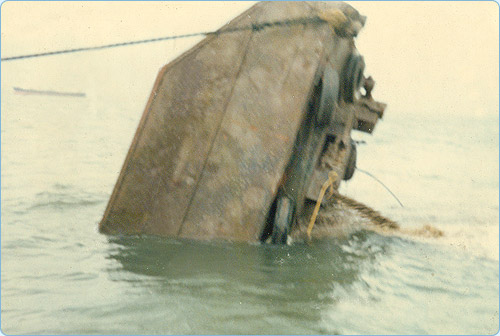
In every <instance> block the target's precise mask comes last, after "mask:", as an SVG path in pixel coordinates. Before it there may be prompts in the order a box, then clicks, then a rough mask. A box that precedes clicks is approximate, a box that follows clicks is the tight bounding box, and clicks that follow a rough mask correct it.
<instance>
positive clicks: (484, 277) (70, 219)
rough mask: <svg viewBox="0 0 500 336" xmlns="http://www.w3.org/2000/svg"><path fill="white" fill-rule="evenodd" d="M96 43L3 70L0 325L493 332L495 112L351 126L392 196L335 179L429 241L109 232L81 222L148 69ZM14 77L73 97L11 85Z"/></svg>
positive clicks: (44, 329)
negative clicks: (430, 232)
mask: <svg viewBox="0 0 500 336" xmlns="http://www.w3.org/2000/svg"><path fill="white" fill-rule="evenodd" d="M154 48H157V47H150V49H148V50H149V54H155V53H159V51H158V50H157V49H154ZM106 55H108V56H109V55H115V54H112V53H111V54H106V53H104V54H93V55H90V56H89V55H86V56H61V57H60V58H58V59H54V58H53V59H45V60H33V61H26V62H22V63H10V64H2V102H1V104H2V111H1V117H2V120H1V121H2V124H1V137H2V138H1V140H2V141H1V145H2V148H1V150H2V151H1V153H2V154H1V155H2V156H1V167H2V171H1V188H2V189H1V192H2V194H1V197H2V202H1V207H2V208H1V209H2V211H1V220H2V223H1V244H2V245H1V327H2V331H3V332H4V333H6V334H240V333H241V334H339V333H340V334H393V333H396V334H494V333H496V332H497V330H498V326H499V325H498V322H499V317H498V309H499V286H498V281H499V261H498V115H497V114H496V112H495V111H493V113H491V114H489V115H487V116H484V117H480V118H479V117H475V116H472V115H471V116H464V115H466V114H462V116H461V117H460V118H453V119H450V118H446V117H444V116H439V115H438V114H437V113H436V115H435V116H434V115H432V114H429V113H427V114H424V115H421V116H420V115H412V116H408V115H405V117H402V116H400V114H399V112H401V111H394V110H392V111H391V110H390V109H389V110H388V112H387V115H386V117H385V120H384V121H383V122H381V123H380V125H378V128H377V129H376V131H375V134H374V136H373V137H365V138H363V139H366V141H367V144H366V145H361V146H360V147H359V148H358V153H359V161H358V165H359V167H360V168H363V169H365V170H368V171H370V172H371V173H373V174H375V175H376V176H377V177H378V178H380V179H381V180H383V181H384V182H385V183H386V184H387V185H388V186H390V187H391V189H392V190H393V191H394V193H395V194H397V195H398V197H399V198H400V199H401V200H402V201H403V203H404V204H405V208H400V207H399V205H398V204H397V202H395V201H394V199H392V198H391V196H390V195H389V194H388V193H387V192H385V191H384V190H383V188H381V187H380V185H378V184H377V183H376V182H374V181H373V180H371V179H369V178H368V177H366V176H363V175H362V174H359V173H356V174H355V176H354V180H353V181H352V182H349V183H348V184H346V185H344V186H342V188H341V192H342V193H344V194H346V195H349V196H351V197H353V198H356V199H358V200H360V201H362V202H365V203H367V204H369V205H371V206H373V207H374V208H376V209H377V210H380V211H381V212H382V213H383V214H384V215H386V216H388V217H390V218H392V219H394V220H396V221H398V222H399V223H400V224H401V226H402V227H405V228H418V227H421V226H422V225H426V224H430V225H432V226H434V227H437V228H439V229H441V230H443V231H444V232H445V236H444V237H442V238H438V239H431V238H424V237H414V236H405V235H397V236H391V235H381V234H378V233H375V232H371V231H369V230H366V229H360V230H357V231H354V232H352V233H350V234H348V235H346V236H342V237H325V238H324V239H321V240H317V241H314V242H313V243H311V244H306V243H303V242H300V241H299V242H295V243H293V244H292V245H290V246H267V245H258V244H257V245H253V244H244V243H238V244H236V243H231V242H195V241H180V240H172V239H163V238H158V237H107V236H104V235H101V234H99V233H98V232H97V223H98V221H99V220H100V218H101V216H102V214H103V211H104V208H105V206H106V203H107V201H108V198H109V196H110V193H111V191H112V188H113V185H114V183H115V181H116V178H117V175H118V172H119V170H120V168H121V164H122V162H123V160H124V158H125V154H126V151H127V149H128V146H129V145H130V142H131V139H132V136H133V133H134V131H135V128H136V126H137V123H138V120H139V118H140V116H141V113H142V109H143V107H144V104H145V101H146V98H147V94H148V92H149V90H150V87H151V85H152V82H153V79H154V76H153V77H152V78H151V77H148V78H145V79H144V78H142V77H140V76H137V77H134V76H135V75H134V73H141V72H144V71H146V70H145V69H143V68H141V64H142V63H144V64H148V63H149V62H147V61H143V62H141V61H140V60H138V59H136V58H139V56H138V55H142V51H138V49H137V51H136V53H135V57H136V58H130V59H122V60H121V61H120V62H118V63H117V62H116V61H115V60H116V58H113V57H111V56H109V58H106V57H105V56H106ZM72 57H76V58H72ZM144 57H149V56H144ZM75 62H76V63H75ZM49 65H50V66H49ZM142 66H144V65H142ZM54 67H57V68H58V71H57V73H58V75H57V76H54V75H52V76H50V75H48V73H49V70H47V69H54ZM123 69H127V71H124V70H123ZM134 69H137V70H134ZM152 69H153V70H151V69H149V70H151V71H150V72H151V73H153V75H154V73H155V72H156V70H157V68H154V67H152ZM104 70H106V71H104ZM33 74H37V75H36V76H34V75H33ZM109 74H112V75H113V76H111V75H109ZM108 76H111V77H112V78H108ZM47 83H48V84H49V85H47ZM21 84H29V86H31V87H34V88H41V89H45V88H46V89H49V88H50V89H57V88H66V89H67V90H68V91H85V92H86V93H87V97H86V98H69V97H47V96H23V95H17V94H15V93H14V92H13V91H12V86H22V85H21ZM131 93H133V94H131ZM356 136H357V137H360V135H359V134H357V135H356ZM200 141H203V140H202V139H200ZM353 220H354V219H353Z"/></svg>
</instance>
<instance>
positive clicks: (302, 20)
mask: <svg viewBox="0 0 500 336" xmlns="http://www.w3.org/2000/svg"><path fill="white" fill-rule="evenodd" d="M308 23H327V22H326V21H324V20H323V19H320V18H319V17H303V18H297V19H288V20H282V21H273V22H263V23H253V24H251V25H248V26H243V27H233V28H226V29H219V30H216V31H210V32H197V33H191V34H183V35H172V36H164V37H158V38H151V39H146V40H137V41H127V42H120V43H112V44H105V45H100V46H94V47H82V48H72V49H64V50H56V51H49V52H43V53H34V54H27V55H18V56H11V57H3V58H1V61H2V62H5V61H14V60H21V59H28V58H37V57H43V56H54V55H61V54H69V53H77V52H85V51H94V50H103V49H110V48H117V47H125V46H131V45H137V44H145V43H153V42H160V41H167V40H177V39H182V38H189V37H197V36H208V35H214V34H215V35H220V34H227V33H235V32H240V31H246V30H252V31H255V32H258V31H261V30H263V29H266V28H272V27H285V26H293V25H305V24H308Z"/></svg>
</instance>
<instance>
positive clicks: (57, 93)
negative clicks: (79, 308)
mask: <svg viewBox="0 0 500 336" xmlns="http://www.w3.org/2000/svg"><path fill="white" fill-rule="evenodd" d="M14 91H15V92H16V93H19V94H24V95H44V96H69V97H86V94H85V93H83V92H60V91H52V90H32V89H22V88H18V87H14Z"/></svg>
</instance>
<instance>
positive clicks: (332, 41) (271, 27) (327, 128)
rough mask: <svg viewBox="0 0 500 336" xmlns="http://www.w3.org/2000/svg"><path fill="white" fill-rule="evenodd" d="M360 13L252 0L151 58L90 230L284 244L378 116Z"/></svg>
mask: <svg viewBox="0 0 500 336" xmlns="http://www.w3.org/2000/svg"><path fill="white" fill-rule="evenodd" d="M364 23H365V17H363V16H361V15H360V14H359V13H358V12H357V11H356V10H355V9H354V8H352V7H351V6H349V5H347V4H344V3H341V2H328V3H321V2H281V1H278V2H262V3H258V4H256V5H255V6H253V7H252V8H250V9H249V10H247V11H246V12H244V13H243V14H241V15H240V16H238V17H237V18H235V19H234V20H232V21H231V22H230V23H228V24H227V25H225V26H224V27H222V28H221V29H220V30H219V31H218V32H216V33H214V34H210V35H208V36H207V37H206V38H205V39H204V40H203V41H201V42H200V43H199V44H198V45H196V46H195V47H193V48H192V49H190V50H188V51H187V52H186V53H184V54H183V55H181V56H180V57H178V58H177V59H176V60H174V61H173V62H171V63H170V64H168V65H166V66H165V67H164V68H162V69H161V71H160V73H159V74H158V77H157V79H156V83H155V85H154V88H153V90H152V93H151V96H150V98H149V101H148V103H147V106H146V109H145V111H144V114H143V116H142V119H141V121H140V124H139V126H138V129H137V132H136V134H135V137H134V139H133V142H132V145H131V147H130V149H129V152H128V155H127V157H126V159H125V162H124V165H123V168H122V170H121V172H120V175H119V177H118V181H117V183H116V185H115V188H114V190H113V193H112V196H111V198H110V200H109V203H108V206H107V208H106V211H105V213H104V217H103V219H102V221H101V222H100V224H99V230H100V232H102V233H106V234H127V235H128V234H150V235H159V236H165V237H179V238H189V239H205V240H206V239H227V240H235V241H249V242H257V241H272V242H274V243H283V242H286V238H287V236H288V234H289V232H290V230H292V229H293V227H294V225H296V223H297V219H298V218H300V217H301V216H303V215H304V204H306V202H308V201H309V200H312V201H314V200H316V197H317V195H318V193H319V190H320V188H321V185H322V183H323V182H324V181H325V180H326V179H327V176H328V172H329V171H331V170H334V171H335V172H336V173H337V175H338V176H341V177H343V178H344V179H345V180H347V179H350V178H351V177H352V175H353V173H354V169H355V161H356V147H355V144H354V142H353V141H352V140H351V131H352V130H353V129H357V130H360V131H364V132H370V133H371V132H372V131H373V129H374V127H375V124H376V122H377V120H378V119H379V118H381V117H382V115H383V112H384V109H385V105H384V104H382V103H378V102H375V101H374V100H373V99H372V98H371V90H372V88H373V85H374V82H373V80H372V79H371V78H368V79H366V78H365V77H364V74H363V71H364V67H365V63H364V59H363V57H362V56H361V55H360V54H359V53H358V51H357V50H356V48H355V44H354V38H355V36H356V35H357V33H358V32H359V30H360V29H361V28H362V27H363V25H364ZM363 87H364V91H365V92H364V95H363V96H362V95H361V93H360V89H362V88H363ZM339 183H340V181H336V182H335V187H338V186H339Z"/></svg>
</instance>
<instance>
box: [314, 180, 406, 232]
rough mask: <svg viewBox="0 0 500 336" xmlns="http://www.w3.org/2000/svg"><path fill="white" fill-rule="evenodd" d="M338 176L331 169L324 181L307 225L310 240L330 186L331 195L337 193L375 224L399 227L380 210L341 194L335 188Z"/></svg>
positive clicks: (337, 195)
mask: <svg viewBox="0 0 500 336" xmlns="http://www.w3.org/2000/svg"><path fill="white" fill-rule="evenodd" d="M337 178H338V175H337V173H336V172H335V171H334V170H332V171H330V172H329V173H328V180H326V181H325V183H323V186H322V187H321V190H320V192H319V196H318V200H317V201H316V206H315V207H314V211H313V213H312V215H311V219H310V221H309V225H308V227H307V238H308V239H309V240H310V239H311V232H312V230H313V227H314V224H315V222H316V217H317V216H318V212H319V209H320V207H321V202H322V201H323V198H324V196H325V193H326V190H327V189H328V188H329V187H330V195H329V196H330V197H331V196H333V195H335V200H337V201H340V202H342V203H344V204H345V205H347V206H348V207H349V208H351V209H353V210H356V211H357V212H358V213H359V214H360V215H361V216H362V217H365V218H368V219H369V220H370V221H371V222H372V223H373V224H375V225H377V226H380V227H382V228H390V229H399V224H398V223H396V222H394V221H392V220H390V219H389V218H387V217H384V216H382V215H381V214H380V213H379V212H378V211H375V210H373V209H372V208H370V207H369V206H367V205H365V204H363V203H361V202H358V201H356V200H354V199H352V198H350V197H347V196H344V195H341V194H340V193H339V192H338V191H337V190H335V189H334V188H333V184H334V183H335V181H336V180H337ZM391 194H392V193H391ZM394 197H395V196H394ZM396 199H397V198H396Z"/></svg>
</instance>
